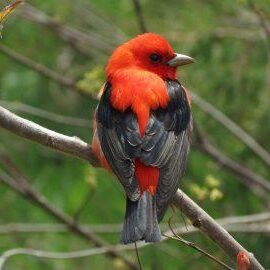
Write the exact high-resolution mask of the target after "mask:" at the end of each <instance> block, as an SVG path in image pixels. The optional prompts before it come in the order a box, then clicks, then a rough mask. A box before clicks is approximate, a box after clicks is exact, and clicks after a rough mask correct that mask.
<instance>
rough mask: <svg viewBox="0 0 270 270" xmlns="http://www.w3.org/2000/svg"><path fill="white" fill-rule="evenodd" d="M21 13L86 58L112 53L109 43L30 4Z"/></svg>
mask: <svg viewBox="0 0 270 270" xmlns="http://www.w3.org/2000/svg"><path fill="white" fill-rule="evenodd" d="M21 11H22V16H23V17H24V18H25V19H27V20H29V21H32V22H34V23H37V24H39V25H41V26H42V27H45V28H47V29H48V30H50V31H51V32H52V33H54V34H55V35H56V36H57V37H59V38H61V39H62V40H64V41H65V42H67V43H68V44H69V45H70V46H71V47H74V48H75V49H76V50H77V51H79V52H80V53H82V54H84V55H85V56H92V57H93V56H94V57H100V55H101V54H106V55H107V54H108V53H109V52H111V51H112V46H110V45H109V44H108V43H107V42H104V41H102V40H100V39H98V38H97V37H94V36H92V35H88V34H86V33H84V32H81V31H79V30H78V29H75V28H73V27H71V26H67V25H64V24H63V23H61V22H59V21H56V20H55V19H53V18H52V17H50V16H48V15H47V14H46V13H44V12H43V11H42V10H40V9H38V8H36V7H34V6H32V5H30V4H25V5H24V8H23V9H22V10H21Z"/></svg>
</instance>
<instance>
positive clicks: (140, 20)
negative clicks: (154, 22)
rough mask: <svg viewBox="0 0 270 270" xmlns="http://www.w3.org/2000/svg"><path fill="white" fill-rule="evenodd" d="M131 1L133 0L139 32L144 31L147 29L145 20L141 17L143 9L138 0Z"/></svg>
mask: <svg viewBox="0 0 270 270" xmlns="http://www.w3.org/2000/svg"><path fill="white" fill-rule="evenodd" d="M132 2H133V5H134V11H135V13H136V16H137V20H138V24H139V27H140V31H141V33H145V32H147V29H146V24H145V20H144V17H143V11H142V8H141V3H140V0H132Z"/></svg>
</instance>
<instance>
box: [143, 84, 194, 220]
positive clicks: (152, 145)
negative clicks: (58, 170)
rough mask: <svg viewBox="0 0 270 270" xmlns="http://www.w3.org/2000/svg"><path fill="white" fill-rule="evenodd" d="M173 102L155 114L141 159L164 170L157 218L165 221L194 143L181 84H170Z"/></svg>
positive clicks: (161, 177)
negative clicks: (190, 148) (164, 218)
mask: <svg viewBox="0 0 270 270" xmlns="http://www.w3.org/2000/svg"><path fill="white" fill-rule="evenodd" d="M166 86H167V89H168V92H169V96H170V101H169V104H168V106H167V108H165V109H158V110H156V111H153V112H152V114H151V117H150V120H149V123H148V126H147V129H146V131H145V136H144V137H143V141H142V148H141V156H140V159H141V161H143V163H145V164H146V165H151V166H155V167H159V168H160V176H159V181H158V188H157V215H158V219H159V220H161V219H162V218H163V216H164V214H165V211H166V209H167V207H168V204H169V203H170V201H171V199H172V197H173V196H174V194H175V193H176V190H177V188H178V185H179V180H180V178H181V177H182V176H183V174H184V171H185V167H186V160H187V155H188V152H189V147H190V143H191V131H192V119H191V111H190V105H189V102H188V99H187V96H186V92H185V90H184V89H183V87H182V86H181V84H180V83H179V82H178V81H171V80H170V81H166Z"/></svg>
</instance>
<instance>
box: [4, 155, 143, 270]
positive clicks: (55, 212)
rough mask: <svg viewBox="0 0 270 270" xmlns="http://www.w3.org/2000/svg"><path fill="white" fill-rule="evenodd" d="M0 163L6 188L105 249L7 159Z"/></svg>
mask: <svg viewBox="0 0 270 270" xmlns="http://www.w3.org/2000/svg"><path fill="white" fill-rule="evenodd" d="M0 161H1V163H2V165H4V167H5V169H6V170H7V171H8V172H9V173H10V174H11V175H12V177H11V176H9V175H8V174H6V173H4V172H0V181H2V182H3V183H5V184H6V185H7V186H8V187H10V188H11V189H13V190H14V191H16V192H17V193H18V194H19V195H21V196H22V197H24V198H25V199H27V200H28V201H30V202H32V203H34V204H35V205H37V206H39V207H40V208H41V209H43V210H44V211H45V212H47V213H48V214H49V215H51V216H53V217H54V218H55V219H56V220H58V221H59V222H61V223H63V224H65V225H66V227H67V228H68V229H69V231H71V232H73V233H74V234H77V235H78V236H80V237H82V238H84V239H86V240H87V241H90V242H92V243H93V244H94V245H95V246H96V247H105V246H107V245H108V244H107V242H105V241H104V240H102V239H101V238H99V237H98V236H97V235H95V234H94V233H93V232H90V231H86V230H85V229H84V228H83V227H81V226H80V224H79V223H78V222H76V221H75V220H74V219H73V218H72V217H70V216H69V215H67V214H65V213H63V212H62V211H61V210H60V209H58V208H56V207H55V206H54V205H52V204H51V203H50V202H49V201H48V200H47V199H46V198H45V197H44V196H43V195H42V194H40V193H38V192H37V191H36V190H35V189H33V188H32V186H31V185H30V184H29V182H28V181H27V179H26V178H25V177H24V176H23V174H22V173H21V172H20V171H19V170H18V168H17V167H16V166H15V165H14V164H13V163H12V162H11V160H9V158H8V157H6V156H4V155H3V154H1V155H0ZM106 254H107V255H108V256H110V257H112V258H116V257H117V258H119V259H120V260H122V261H123V262H124V263H125V264H126V265H127V266H128V267H129V268H130V269H134V270H137V269H138V267H137V265H136V264H134V263H133V262H132V261H130V260H129V259H128V258H126V257H125V256H123V255H121V254H119V253H118V252H117V251H115V250H113V249H109V250H108V251H107V252H106Z"/></svg>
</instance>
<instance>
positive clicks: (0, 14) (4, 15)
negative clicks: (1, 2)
mask: <svg viewBox="0 0 270 270" xmlns="http://www.w3.org/2000/svg"><path fill="white" fill-rule="evenodd" d="M22 2H23V1H22V0H18V1H15V2H14V3H13V4H11V5H9V6H7V7H5V8H4V9H2V10H1V11H0V24H2V23H3V22H4V21H5V20H6V19H7V17H8V15H10V13H12V11H14V9H15V8H16V7H17V6H18V5H19V4H21V3H22Z"/></svg>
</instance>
